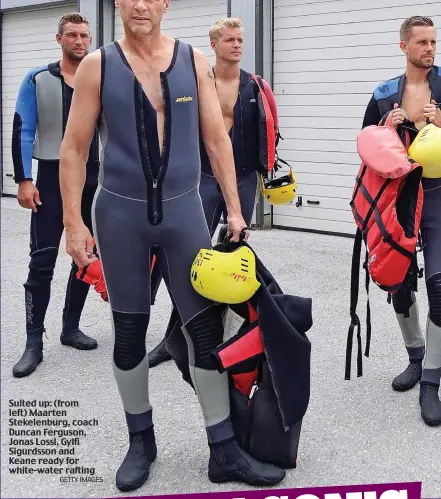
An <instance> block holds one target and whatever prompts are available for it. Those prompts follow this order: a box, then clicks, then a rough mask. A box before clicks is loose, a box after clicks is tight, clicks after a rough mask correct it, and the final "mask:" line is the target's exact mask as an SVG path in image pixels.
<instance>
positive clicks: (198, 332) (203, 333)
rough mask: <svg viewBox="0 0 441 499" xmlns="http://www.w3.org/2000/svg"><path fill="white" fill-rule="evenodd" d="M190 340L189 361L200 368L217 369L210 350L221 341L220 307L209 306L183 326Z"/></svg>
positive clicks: (222, 331) (222, 330) (222, 329)
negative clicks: (190, 352)
mask: <svg viewBox="0 0 441 499" xmlns="http://www.w3.org/2000/svg"><path fill="white" fill-rule="evenodd" d="M183 331H184V332H185V333H186V334H185V336H186V338H187V341H188V339H190V341H191V347H192V348H191V349H190V350H191V351H192V354H191V355H190V363H191V364H193V365H194V366H195V367H199V368H201V369H207V370H214V369H217V366H216V364H215V361H214V358H213V357H212V356H211V355H210V352H211V351H212V350H214V349H215V348H216V347H217V346H218V345H219V344H220V343H222V339H223V334H224V328H223V322H222V309H221V307H216V306H213V307H210V308H208V309H206V310H204V311H203V312H201V313H200V314H198V315H197V316H196V317H194V318H193V319H191V320H190V321H189V322H187V323H186V324H185V326H184V327H183Z"/></svg>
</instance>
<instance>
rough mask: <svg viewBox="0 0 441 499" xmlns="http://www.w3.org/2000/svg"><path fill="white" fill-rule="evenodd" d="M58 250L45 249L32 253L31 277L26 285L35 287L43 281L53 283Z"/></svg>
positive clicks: (30, 263)
mask: <svg viewBox="0 0 441 499" xmlns="http://www.w3.org/2000/svg"><path fill="white" fill-rule="evenodd" d="M57 257H58V249H57V248H44V249H39V250H36V251H34V252H33V253H31V261H30V262H29V276H28V280H27V282H26V284H29V285H33V284H37V283H38V282H41V281H46V282H47V281H51V280H52V278H53V276H54V269H55V263H56V261H57Z"/></svg>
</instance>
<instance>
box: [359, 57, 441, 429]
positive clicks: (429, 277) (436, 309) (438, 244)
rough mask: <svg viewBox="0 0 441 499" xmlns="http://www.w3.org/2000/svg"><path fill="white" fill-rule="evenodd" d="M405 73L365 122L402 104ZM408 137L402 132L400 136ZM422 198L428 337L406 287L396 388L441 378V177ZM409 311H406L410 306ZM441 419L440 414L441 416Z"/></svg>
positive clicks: (440, 81) (440, 97)
mask: <svg viewBox="0 0 441 499" xmlns="http://www.w3.org/2000/svg"><path fill="white" fill-rule="evenodd" d="M428 80H429V86H430V90H431V92H432V95H431V100H432V99H434V100H435V101H436V102H441V68H438V67H436V66H433V67H432V69H431V70H430V72H429V75H428ZM404 85H405V77H404V75H401V76H399V77H397V78H394V79H392V80H389V81H387V82H385V83H382V84H381V85H379V86H378V87H377V88H376V89H375V91H374V93H373V95H372V97H371V99H370V102H369V104H368V106H367V109H366V113H365V117H364V121H363V127H365V126H368V125H377V124H378V123H379V122H380V120H381V118H382V117H383V116H384V115H385V114H387V113H388V112H389V111H391V110H392V109H393V107H394V103H398V104H399V105H400V106H401V101H402V98H403V92H404ZM403 127H406V128H407V129H408V130H409V133H410V138H411V142H412V141H413V140H414V139H415V137H416V136H417V134H418V131H419V130H418V129H417V128H416V127H415V124H414V123H412V122H410V121H409V120H405V122H404V123H403V125H402V126H401V127H399V128H398V132H399V133H400V130H401V133H402V131H403ZM402 139H403V140H404V137H402ZM422 185H423V189H424V204H423V213H422V220H421V236H422V242H423V247H424V249H423V254H424V266H425V281H426V287H427V294H428V300H429V315H428V318H427V329H426V342H425V341H424V336H423V334H422V332H421V327H420V323H419V317H418V306H417V302H416V298H415V294H414V293H413V291H411V290H410V289H409V288H402V289H401V290H400V291H399V292H398V293H397V294H395V295H394V296H393V306H394V310H395V313H396V316H397V320H398V323H399V325H400V329H401V332H402V335H403V339H404V343H405V345H406V349H407V352H408V356H409V366H408V369H407V370H406V371H405V372H404V373H403V374H402V375H400V376H398V377H397V378H396V379H395V380H394V383H393V386H394V388H395V389H396V390H399V391H401V390H407V389H409V388H411V387H412V386H414V384H415V383H416V382H417V381H418V380H419V378H420V377H421V381H422V383H423V385H428V386H433V387H435V388H436V389H438V387H439V384H440V378H441V251H440V248H441V178H440V179H429V178H423V179H422ZM409 305H411V306H410V310H409V317H406V316H405V315H407V314H405V313H404V311H407V310H408V309H409ZM439 424H441V420H440V421H439Z"/></svg>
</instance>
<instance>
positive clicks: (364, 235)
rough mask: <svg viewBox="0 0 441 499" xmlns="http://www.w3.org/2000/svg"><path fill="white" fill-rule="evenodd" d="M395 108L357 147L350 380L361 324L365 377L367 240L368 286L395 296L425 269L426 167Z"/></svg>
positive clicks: (348, 357)
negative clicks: (396, 122)
mask: <svg viewBox="0 0 441 499" xmlns="http://www.w3.org/2000/svg"><path fill="white" fill-rule="evenodd" d="M391 117H392V112H389V113H388V114H387V115H385V116H384V117H383V119H382V120H381V122H380V124H379V125H378V126H377V125H371V126H368V127H365V128H364V129H363V130H362V131H361V132H360V133H359V135H358V138H357V149H358V153H359V156H360V158H361V160H362V163H361V166H360V169H359V172H358V175H357V177H356V183H355V186H354V190H353V195H352V200H351V202H350V205H351V208H352V214H353V216H354V219H355V223H356V225H357V231H356V235H355V242H354V250H353V256H352V270H351V305H350V314H351V325H350V327H349V332H348V338H347V347H346V369H345V379H350V372H351V354H352V342H353V334H354V330H355V328H357V341H358V355H357V376H362V351H361V334H360V319H359V318H358V316H357V313H356V308H357V302H358V290H359V270H360V253H361V244H362V241H364V243H365V246H366V260H365V263H364V269H365V271H366V291H367V293H368V295H369V280H370V278H371V279H372V280H373V282H374V283H375V284H376V285H377V286H378V287H379V288H380V289H382V290H384V291H387V293H388V301H389V303H390V298H391V295H392V294H394V293H396V292H397V291H398V290H399V289H401V288H402V286H410V287H412V289H414V290H416V288H417V279H418V277H421V273H420V271H419V269H418V264H417V258H416V254H417V245H418V242H419V241H420V237H419V230H420V224H421V214H422V207H423V188H422V184H421V176H422V167H421V166H420V165H419V164H418V163H416V162H415V161H413V160H412V159H411V158H409V156H408V155H407V150H408V148H409V145H410V136H409V132H408V131H407V130H404V131H405V144H403V142H402V140H401V139H400V136H399V134H398V133H397V131H396V130H395V128H394V127H393V126H392V124H391ZM370 340H371V324H370V307H369V296H368V301H367V339H366V349H365V356H366V357H369V348H370Z"/></svg>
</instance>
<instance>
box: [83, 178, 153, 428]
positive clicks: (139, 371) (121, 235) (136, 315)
mask: <svg viewBox="0 0 441 499" xmlns="http://www.w3.org/2000/svg"><path fill="white" fill-rule="evenodd" d="M92 214H93V217H92V221H93V228H94V233H95V241H96V244H97V249H98V254H99V255H100V259H101V263H102V268H103V274H104V278H105V281H106V286H107V290H108V295H109V303H110V308H111V321H112V327H113V335H112V351H113V356H112V368H113V373H114V376H115V380H116V383H117V386H118V390H119V393H120V396H121V400H122V402H123V407H124V410H125V413H126V420H127V424H128V427H129V431H131V432H135V431H141V430H143V429H145V428H148V427H149V426H151V425H152V407H151V404H150V400H149V391H148V374H149V363H148V356H147V355H146V352H145V338H146V333H147V327H148V322H149V314H150V258H149V253H150V246H149V242H148V237H147V232H146V231H147V228H148V226H149V225H148V221H147V207H146V203H144V202H139V201H133V200H130V199H127V198H123V197H121V196H116V195H114V194H111V193H109V192H107V191H105V190H104V189H102V188H101V187H99V188H98V190H97V195H96V197H95V201H94V205H93V210H92Z"/></svg>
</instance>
